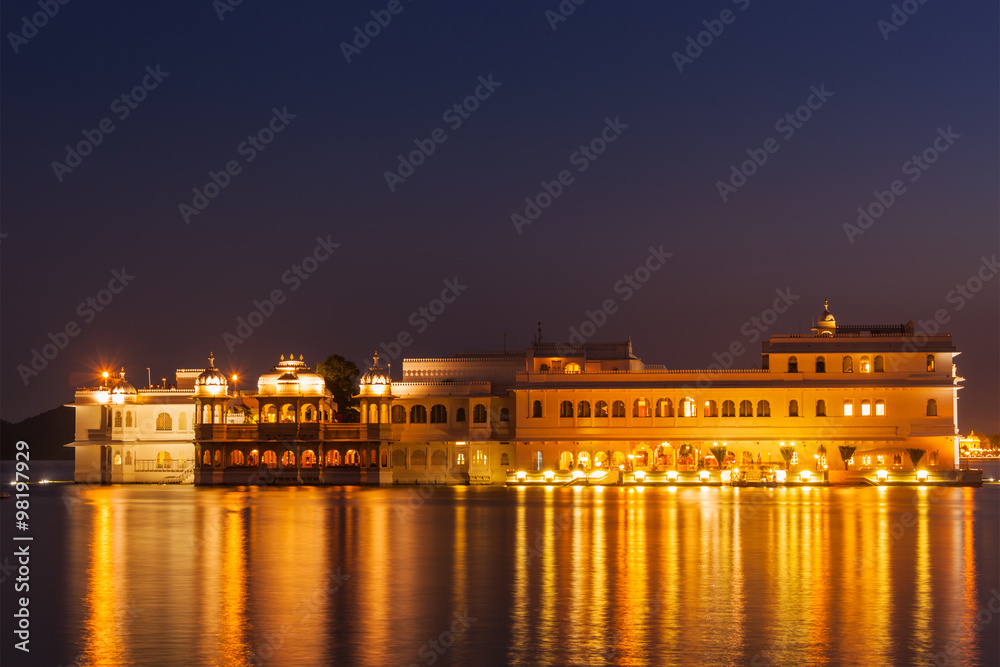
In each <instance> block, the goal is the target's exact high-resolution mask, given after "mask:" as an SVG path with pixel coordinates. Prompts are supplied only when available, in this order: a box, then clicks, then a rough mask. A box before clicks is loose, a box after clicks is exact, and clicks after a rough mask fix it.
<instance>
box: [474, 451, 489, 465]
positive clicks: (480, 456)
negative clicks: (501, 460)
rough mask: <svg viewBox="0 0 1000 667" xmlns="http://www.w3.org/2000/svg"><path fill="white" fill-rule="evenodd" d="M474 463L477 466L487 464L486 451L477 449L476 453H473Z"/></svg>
mask: <svg viewBox="0 0 1000 667" xmlns="http://www.w3.org/2000/svg"><path fill="white" fill-rule="evenodd" d="M472 464H473V465H477V466H484V465H486V452H484V451H483V450H481V449H477V450H476V453H475V454H473V455H472Z"/></svg>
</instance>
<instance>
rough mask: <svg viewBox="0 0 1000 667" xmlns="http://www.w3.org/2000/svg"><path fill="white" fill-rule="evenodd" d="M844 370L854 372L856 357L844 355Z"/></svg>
mask: <svg viewBox="0 0 1000 667" xmlns="http://www.w3.org/2000/svg"><path fill="white" fill-rule="evenodd" d="M844 372H845V373H853V372H854V359H852V358H850V357H844Z"/></svg>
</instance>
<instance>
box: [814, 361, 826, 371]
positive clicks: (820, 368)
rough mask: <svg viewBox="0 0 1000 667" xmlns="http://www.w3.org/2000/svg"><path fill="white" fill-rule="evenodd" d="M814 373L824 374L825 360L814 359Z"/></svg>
mask: <svg viewBox="0 0 1000 667" xmlns="http://www.w3.org/2000/svg"><path fill="white" fill-rule="evenodd" d="M816 372H817V373H825V372H826V358H825V357H816Z"/></svg>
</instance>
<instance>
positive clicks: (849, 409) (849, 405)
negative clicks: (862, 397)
mask: <svg viewBox="0 0 1000 667" xmlns="http://www.w3.org/2000/svg"><path fill="white" fill-rule="evenodd" d="M853 414H854V401H852V400H851V399H849V398H848V399H847V400H845V401H844V416H845V417H850V416H852V415H853Z"/></svg>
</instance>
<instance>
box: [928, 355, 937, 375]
mask: <svg viewBox="0 0 1000 667" xmlns="http://www.w3.org/2000/svg"><path fill="white" fill-rule="evenodd" d="M936 367H937V364H936V363H935V362H934V355H933V354H928V355H927V372H928V373H933V372H934V369H935V368H936Z"/></svg>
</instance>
